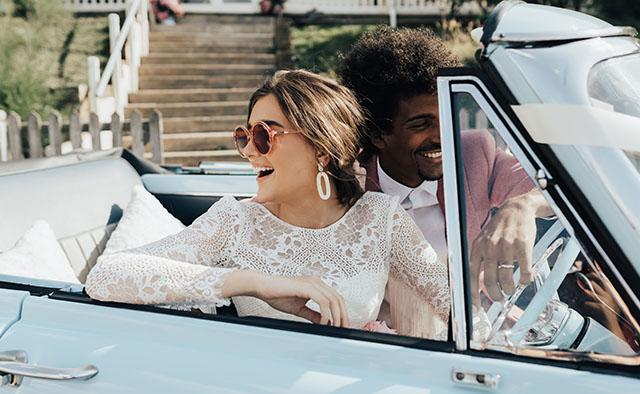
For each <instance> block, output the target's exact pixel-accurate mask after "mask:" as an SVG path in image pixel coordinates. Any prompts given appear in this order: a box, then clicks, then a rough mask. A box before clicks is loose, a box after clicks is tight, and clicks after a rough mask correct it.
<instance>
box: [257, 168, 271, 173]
mask: <svg viewBox="0 0 640 394" xmlns="http://www.w3.org/2000/svg"><path fill="white" fill-rule="evenodd" d="M270 170H273V167H253V172H255V173H256V174H259V173H261V172H262V171H270Z"/></svg>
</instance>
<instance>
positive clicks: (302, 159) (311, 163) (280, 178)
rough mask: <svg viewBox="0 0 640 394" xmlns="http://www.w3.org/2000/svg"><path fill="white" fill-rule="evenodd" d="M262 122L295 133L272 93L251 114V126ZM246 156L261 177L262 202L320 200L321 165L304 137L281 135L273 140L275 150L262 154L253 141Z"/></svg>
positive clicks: (261, 100) (258, 177)
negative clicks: (318, 190) (314, 197)
mask: <svg viewBox="0 0 640 394" xmlns="http://www.w3.org/2000/svg"><path fill="white" fill-rule="evenodd" d="M257 121H262V122H264V123H266V124H268V125H269V127H271V128H272V129H273V130H287V131H291V130H294V128H293V126H291V124H290V123H289V121H288V120H287V118H286V117H285V116H284V114H283V113H282V110H281V109H280V105H279V104H278V100H277V99H276V97H275V96H274V95H272V94H269V95H267V96H264V97H262V98H261V99H259V100H258V101H257V102H256V104H255V105H254V107H253V110H252V111H251V116H250V117H249V123H250V124H251V125H253V124H254V123H255V122H257ZM242 153H243V154H244V155H245V156H246V158H247V159H249V161H250V162H251V165H252V167H253V169H254V171H256V173H257V174H258V176H257V181H258V196H257V197H258V200H260V201H261V202H276V203H295V202H296V201H300V200H301V199H305V198H309V197H312V196H314V193H315V196H316V197H317V196H318V193H317V190H316V175H317V173H318V166H317V161H316V153H315V149H313V147H312V146H311V145H310V144H309V143H308V142H307V141H306V140H305V138H304V137H303V136H302V134H281V135H278V136H275V137H273V139H272V144H271V150H270V151H269V153H267V154H266V155H262V154H260V153H259V152H258V151H257V150H256V148H255V145H254V144H253V141H251V142H250V143H249V144H247V146H246V147H245V148H244V149H243V151H242Z"/></svg>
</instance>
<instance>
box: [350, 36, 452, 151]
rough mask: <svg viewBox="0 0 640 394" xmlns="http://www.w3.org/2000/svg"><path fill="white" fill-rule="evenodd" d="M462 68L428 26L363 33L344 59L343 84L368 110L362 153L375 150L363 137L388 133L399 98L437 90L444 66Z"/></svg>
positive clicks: (432, 92)
mask: <svg viewBox="0 0 640 394" xmlns="http://www.w3.org/2000/svg"><path fill="white" fill-rule="evenodd" d="M457 66H460V61H459V60H458V58H457V57H456V56H455V55H454V54H453V53H452V52H451V51H449V50H448V49H447V47H446V46H445V44H444V42H443V41H442V40H441V39H440V38H439V37H438V36H437V35H436V34H435V33H433V31H431V30H430V29H427V28H417V29H409V28H400V29H393V28H390V27H388V26H379V27H378V28H376V29H375V30H372V31H368V32H365V33H364V34H363V35H362V37H361V38H360V39H359V40H358V41H357V42H356V43H355V44H354V45H353V48H352V49H351V51H350V52H349V53H348V54H347V56H346V57H345V58H344V59H343V65H342V69H341V76H342V83H343V84H344V85H345V86H347V87H348V88H350V89H351V90H353V92H354V93H355V95H356V97H357V98H358V101H359V102H360V104H361V105H362V107H363V108H364V109H365V112H367V113H368V116H369V120H368V122H367V124H366V128H367V130H365V133H363V137H364V140H363V141H362V143H363V148H364V150H365V152H367V151H369V153H371V151H372V150H373V151H375V149H374V148H373V146H372V145H371V143H370V140H369V138H368V137H367V135H369V134H371V135H372V136H380V135H381V134H388V133H391V129H392V119H393V117H394V116H395V114H396V111H397V103H398V101H399V100H401V99H407V98H411V97H413V96H415V95H417V94H422V93H427V94H435V93H436V92H437V82H436V77H437V75H438V69H439V68H442V67H457Z"/></svg>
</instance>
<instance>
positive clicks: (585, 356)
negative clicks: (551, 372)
mask: <svg viewBox="0 0 640 394" xmlns="http://www.w3.org/2000/svg"><path fill="white" fill-rule="evenodd" d="M471 345H472V346H473V347H474V348H476V349H479V350H497V351H500V352H505V353H510V354H515V355H518V356H526V357H536V358H550V359H552V360H562V361H572V362H580V361H596V362H601V363H610V364H619V365H629V366H639V365H640V356H618V355H615V354H602V353H593V352H581V351H575V350H572V351H566V350H548V349H536V348H525V347H517V346H503V345H488V344H485V343H483V342H476V341H472V342H471Z"/></svg>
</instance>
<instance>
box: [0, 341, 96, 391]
mask: <svg viewBox="0 0 640 394" xmlns="http://www.w3.org/2000/svg"><path fill="white" fill-rule="evenodd" d="M97 373H98V368H96V367H95V366H93V365H85V366H84V367H80V368H52V367H43V366H39V365H33V364H28V363H27V353H26V352H24V351H22V350H9V351H6V352H0V387H1V386H4V385H9V386H19V385H20V383H22V378H23V377H28V378H36V379H53V380H72V379H75V380H87V379H91V378H92V377H94V376H96V374H97Z"/></svg>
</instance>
